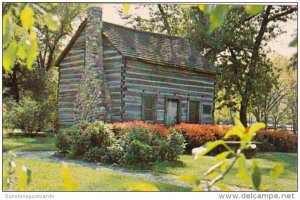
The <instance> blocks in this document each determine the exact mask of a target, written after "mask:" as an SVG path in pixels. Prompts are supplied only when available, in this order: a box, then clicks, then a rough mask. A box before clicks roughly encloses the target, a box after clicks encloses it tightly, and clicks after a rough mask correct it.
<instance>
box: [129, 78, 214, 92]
mask: <svg viewBox="0 0 300 200" xmlns="http://www.w3.org/2000/svg"><path fill="white" fill-rule="evenodd" d="M125 82H126V85H130V84H138V85H143V86H145V87H148V86H157V87H164V88H170V89H174V88H176V89H181V90H185V91H196V92H199V91H201V92H209V93H213V92H214V87H213V86H209V87H208V86H201V85H197V84H195V85H185V84H183V83H182V84H176V83H173V82H166V81H164V82H161V81H155V80H143V79H136V78H128V77H126V78H125Z"/></svg>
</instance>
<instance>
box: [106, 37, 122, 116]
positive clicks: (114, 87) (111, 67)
mask: <svg viewBox="0 0 300 200" xmlns="http://www.w3.org/2000/svg"><path fill="white" fill-rule="evenodd" d="M122 58H123V57H122V55H121V54H120V53H119V52H118V50H117V49H116V48H114V47H113V46H112V44H111V43H110V42H109V41H108V40H107V39H106V38H105V37H104V39H103V63H104V70H105V75H106V81H107V85H108V89H109V93H110V98H111V119H112V121H113V122H116V121H118V122H119V121H122V105H121V101H122V92H121V85H122V83H121V82H122V80H121V72H122V66H123V63H122V62H123V59H122Z"/></svg>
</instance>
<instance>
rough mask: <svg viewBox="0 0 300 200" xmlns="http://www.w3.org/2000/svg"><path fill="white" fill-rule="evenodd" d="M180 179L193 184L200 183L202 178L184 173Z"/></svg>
mask: <svg viewBox="0 0 300 200" xmlns="http://www.w3.org/2000/svg"><path fill="white" fill-rule="evenodd" d="M179 179H180V180H181V181H183V182H185V183H189V184H193V185H199V183H200V178H199V177H197V176H189V175H182V176H180V178H179Z"/></svg>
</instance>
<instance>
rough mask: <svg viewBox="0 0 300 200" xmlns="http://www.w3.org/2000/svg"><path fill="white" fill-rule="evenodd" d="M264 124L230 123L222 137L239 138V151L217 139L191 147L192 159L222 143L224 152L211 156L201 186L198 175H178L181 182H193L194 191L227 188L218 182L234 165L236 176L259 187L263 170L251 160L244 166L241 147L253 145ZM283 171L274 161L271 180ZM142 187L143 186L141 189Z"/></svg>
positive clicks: (256, 188) (261, 187)
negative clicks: (206, 179)
mask: <svg viewBox="0 0 300 200" xmlns="http://www.w3.org/2000/svg"><path fill="white" fill-rule="evenodd" d="M264 127H265V125H264V124H263V123H257V124H254V125H252V126H251V127H250V128H249V129H246V128H245V127H244V126H243V124H242V123H241V122H240V121H238V120H235V126H233V127H232V128H231V129H230V130H229V131H228V132H227V133H226V135H225V137H224V139H226V138H228V137H230V136H236V137H239V139H240V146H239V148H238V150H233V149H231V148H230V147H229V146H228V145H227V144H226V143H225V141H224V140H217V141H214V142H207V143H206V144H205V148H203V147H199V148H196V149H194V150H193V153H194V154H195V158H197V157H198V156H204V155H206V154H207V153H209V152H210V151H212V150H213V149H215V148H216V147H218V146H220V145H221V146H224V147H225V148H226V149H227V151H224V152H222V153H220V154H218V155H217V156H216V157H215V158H214V163H213V165H212V166H211V167H210V168H209V169H208V170H207V171H206V172H205V173H204V176H205V177H207V178H208V179H209V181H207V182H206V183H205V184H204V185H203V184H200V183H201V181H200V179H199V178H198V177H193V176H187V175H184V176H182V177H181V180H182V181H185V182H187V183H189V184H191V183H193V184H195V187H194V188H193V191H203V190H204V191H211V190H212V188H213V187H217V188H218V189H220V190H223V191H228V190H230V188H229V187H227V186H226V185H224V184H222V183H220V180H222V179H224V177H225V176H226V175H227V174H228V173H229V172H230V171H231V170H232V169H233V167H234V165H237V166H238V173H237V174H236V176H238V177H239V178H241V179H243V180H244V181H245V182H246V183H247V184H248V185H251V186H252V188H253V189H255V190H262V189H263V186H262V184H261V183H262V177H261V175H262V172H261V169H260V168H259V167H258V165H257V162H256V161H255V160H252V165H251V166H250V168H247V165H246V158H245V156H244V154H243V153H242V152H243V150H244V149H246V148H249V147H252V146H253V144H252V139H253V137H254V136H255V135H256V132H257V131H258V130H260V129H262V128H264ZM228 156H231V157H233V159H232V161H231V162H230V163H229V162H228V160H227V159H226V158H227V157H228ZM283 171H284V167H283V165H282V164H279V163H278V164H276V165H275V166H274V168H273V169H271V170H270V176H271V177H272V178H274V179H276V178H278V177H279V176H280V174H282V173H283ZM140 189H142V188H140Z"/></svg>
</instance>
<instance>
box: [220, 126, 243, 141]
mask: <svg viewBox="0 0 300 200" xmlns="http://www.w3.org/2000/svg"><path fill="white" fill-rule="evenodd" d="M244 135H245V134H244V132H243V131H241V129H239V128H238V127H236V126H233V127H232V128H231V129H230V130H229V131H227V133H226V134H225V136H224V138H225V139H226V138H229V137H230V136H238V137H239V138H243V137H244Z"/></svg>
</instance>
